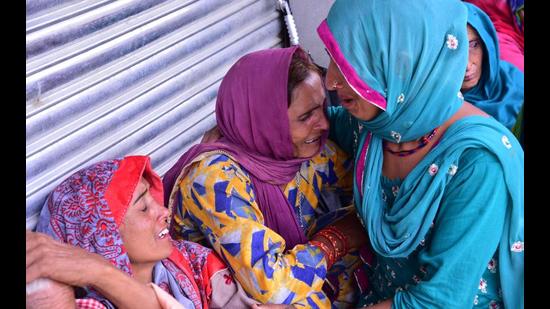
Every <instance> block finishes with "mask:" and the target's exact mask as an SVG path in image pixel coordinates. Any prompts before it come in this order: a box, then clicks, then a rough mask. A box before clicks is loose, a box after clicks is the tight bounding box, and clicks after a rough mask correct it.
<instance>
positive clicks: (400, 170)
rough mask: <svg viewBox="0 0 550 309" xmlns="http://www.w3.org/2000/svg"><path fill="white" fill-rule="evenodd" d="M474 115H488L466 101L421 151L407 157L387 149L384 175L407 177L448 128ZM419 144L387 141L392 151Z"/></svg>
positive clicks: (390, 177) (383, 168)
mask: <svg viewBox="0 0 550 309" xmlns="http://www.w3.org/2000/svg"><path fill="white" fill-rule="evenodd" d="M472 115H480V116H488V115H487V114H486V113H485V112H483V111H482V110H480V109H478V108H477V107H475V106H473V105H471V104H470V103H468V102H464V104H462V106H461V107H460V109H459V110H458V111H457V112H456V113H455V114H454V115H453V116H451V118H449V119H448V120H447V121H446V122H445V123H443V124H442V125H441V126H440V127H439V129H438V130H437V132H436V134H435V135H434V136H433V137H432V138H431V140H430V141H429V143H428V144H426V146H425V147H424V148H422V149H420V150H419V151H417V152H415V153H413V154H411V155H409V156H405V157H399V156H396V155H393V154H391V153H389V152H387V151H385V152H384V162H383V166H382V175H384V176H385V177H387V178H389V179H395V178H400V179H405V177H406V176H407V175H408V174H409V173H410V171H411V170H413V169H414V167H415V166H416V165H417V164H418V162H420V161H421V160H422V159H423V158H424V156H425V155H426V154H427V153H428V152H429V151H430V150H431V149H432V148H433V146H434V145H435V144H436V143H437V142H438V141H439V140H440V139H441V137H442V136H443V134H445V131H446V130H447V128H449V127H450V126H451V125H452V124H453V123H454V122H455V121H457V120H459V119H461V118H463V117H466V116H472ZM417 145H418V141H410V142H404V143H401V144H396V143H390V142H387V146H388V148H390V149H391V150H392V151H402V150H408V149H411V148H414V147H416V146H417Z"/></svg>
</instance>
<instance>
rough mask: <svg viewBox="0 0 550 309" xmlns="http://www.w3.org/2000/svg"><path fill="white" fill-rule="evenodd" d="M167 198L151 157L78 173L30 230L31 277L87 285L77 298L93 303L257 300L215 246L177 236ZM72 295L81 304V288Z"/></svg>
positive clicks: (191, 304)
mask: <svg viewBox="0 0 550 309" xmlns="http://www.w3.org/2000/svg"><path fill="white" fill-rule="evenodd" d="M162 198H163V194H162V182H161V180H160V177H159V176H158V175H157V174H155V172H154V171H153V170H152V169H151V165H150V163H149V157H145V156H129V157H125V158H124V159H122V160H110V161H103V162H99V163H97V164H94V165H92V166H90V167H87V168H85V169H82V170H80V171H78V172H76V173H75V174H73V175H72V176H71V177H69V178H68V179H66V180H65V181H64V182H62V183H61V184H60V185H59V186H58V187H57V188H56V189H55V190H54V191H53V192H52V193H51V195H50V196H49V197H48V200H47V202H46V204H45V206H44V208H43V209H42V212H41V215H40V219H39V222H38V225H37V231H38V232H41V233H33V232H30V231H28V232H27V283H29V282H31V281H34V280H35V279H37V278H48V279H51V280H54V281H53V283H54V284H56V285H59V283H62V284H65V285H66V286H65V287H67V285H71V286H76V287H83V289H79V291H80V293H77V294H79V295H78V299H77V300H76V304H77V305H79V306H80V307H85V308H89V307H86V306H92V307H94V308H115V307H117V308H160V307H161V305H162V304H164V305H163V306H162V307H163V308H178V307H179V308H213V307H217V308H229V307H232V308H242V307H243V306H245V305H246V306H250V305H252V304H253V303H254V302H253V301H252V300H251V299H250V298H248V297H247V296H246V294H245V293H244V291H243V290H242V288H240V287H239V286H238V285H237V284H236V283H235V282H234V281H233V280H232V277H231V274H230V272H229V271H228V269H227V267H226V266H225V265H224V264H223V262H222V261H221V260H220V259H219V258H218V257H217V256H216V255H215V254H214V253H213V252H212V251H211V250H210V249H208V248H205V247H202V246H200V245H198V244H195V243H191V242H186V241H173V240H172V239H171V238H170V235H168V219H169V212H168V209H166V208H165V207H164V206H163V204H162ZM42 233H44V234H46V235H48V236H49V237H48V236H46V235H44V234H42ZM50 237H52V238H53V239H52V238H50ZM54 239H55V240H54ZM151 287H152V288H151ZM53 288H55V289H57V290H58V291H59V293H66V292H67V289H66V288H65V289H64V288H63V287H62V286H61V287H55V286H54V287H53ZM51 294H54V295H56V294H58V293H51ZM66 294H67V297H66V298H65V300H64V301H68V302H69V303H71V302H72V303H73V305H72V306H71V307H74V303H75V299H74V298H75V295H74V292H73V291H69V292H68V293H66ZM168 294H169V295H171V296H169V295H168ZM155 295H156V296H155ZM31 298H32V294H31ZM29 302H30V303H36V302H33V301H32V300H31V301H29V300H27V304H29ZM170 302H172V303H174V302H177V303H179V305H178V307H173V306H168V303H170Z"/></svg>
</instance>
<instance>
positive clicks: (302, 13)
mask: <svg viewBox="0 0 550 309" xmlns="http://www.w3.org/2000/svg"><path fill="white" fill-rule="evenodd" d="M332 3H334V0H289V4H290V9H291V10H292V15H293V16H294V20H295V21H296V28H297V29H298V36H299V37H300V45H302V46H303V47H304V48H305V49H306V50H308V51H309V52H310V53H311V56H312V57H313V60H314V61H315V62H316V63H317V64H319V65H321V66H323V67H325V68H326V67H327V66H328V61H329V60H328V56H327V53H326V52H325V49H324V47H323V44H322V43H321V40H320V39H319V36H318V35H317V26H319V24H320V23H321V21H323V20H324V19H325V18H326V17H327V13H328V11H329V9H330V7H331V5H332Z"/></svg>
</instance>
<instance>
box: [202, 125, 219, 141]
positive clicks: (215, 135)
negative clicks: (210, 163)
mask: <svg viewBox="0 0 550 309" xmlns="http://www.w3.org/2000/svg"><path fill="white" fill-rule="evenodd" d="M220 137H222V134H221V132H220V130H219V129H218V126H214V127H213V128H212V129H210V130H208V131H206V132H204V135H203V136H202V139H201V144H203V143H213V142H215V141H217V140H218V139H219V138H220Z"/></svg>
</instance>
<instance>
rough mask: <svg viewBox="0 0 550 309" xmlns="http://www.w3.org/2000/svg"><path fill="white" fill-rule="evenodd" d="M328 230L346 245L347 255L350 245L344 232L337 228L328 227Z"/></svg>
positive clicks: (345, 251)
mask: <svg viewBox="0 0 550 309" xmlns="http://www.w3.org/2000/svg"><path fill="white" fill-rule="evenodd" d="M326 229H327V230H329V231H331V232H333V233H334V234H336V237H338V238H339V239H340V241H342V244H344V253H347V252H348V251H349V243H348V239H347V238H346V235H344V233H342V231H340V230H339V229H338V228H336V227H335V226H327V227H326Z"/></svg>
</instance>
